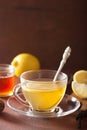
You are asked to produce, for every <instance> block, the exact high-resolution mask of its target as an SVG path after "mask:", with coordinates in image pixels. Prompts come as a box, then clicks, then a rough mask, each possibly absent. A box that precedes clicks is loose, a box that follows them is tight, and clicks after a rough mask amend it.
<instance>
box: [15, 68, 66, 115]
mask: <svg viewBox="0 0 87 130" xmlns="http://www.w3.org/2000/svg"><path fill="white" fill-rule="evenodd" d="M55 74H56V71H55V70H31V71H26V72H23V73H22V74H21V76H20V81H21V85H20V87H18V86H17V87H15V89H14V95H15V96H16V98H17V99H18V100H19V101H21V102H22V103H24V104H29V105H30V107H31V109H32V110H33V111H38V112H46V113H47V112H53V111H54V110H55V108H56V106H57V105H58V104H59V103H60V102H61V100H62V99H63V97H64V94H65V92H66V88H67V79H68V78H67V75H66V74H65V73H62V72H61V73H60V74H59V76H58V78H57V81H53V78H54V76H55ZM20 88H21V89H22V93H23V95H24V97H25V99H26V102H24V101H23V100H22V99H21V98H20V97H19V96H18V93H19V90H20Z"/></svg>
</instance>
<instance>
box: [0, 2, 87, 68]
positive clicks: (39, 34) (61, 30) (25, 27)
mask: <svg viewBox="0 0 87 130" xmlns="http://www.w3.org/2000/svg"><path fill="white" fill-rule="evenodd" d="M86 9H87V8H86V0H61V1H58V0H14V1H12V0H8V1H7V0H3V1H0V63H10V62H11V60H12V59H13V57H15V56H16V55H17V54H19V53H22V52H28V53H31V54H34V55H36V56H37V57H38V58H39V60H40V62H41V68H47V69H57V67H58V65H59V61H60V60H61V57H62V53H63V51H64V49H65V48H66V46H67V45H70V46H71V48H72V53H71V57H70V58H69V60H68V61H67V64H66V65H65V67H64V69H87V57H86V56H87V37H86V35H87V29H86V27H87V20H86V18H87V10H86Z"/></svg>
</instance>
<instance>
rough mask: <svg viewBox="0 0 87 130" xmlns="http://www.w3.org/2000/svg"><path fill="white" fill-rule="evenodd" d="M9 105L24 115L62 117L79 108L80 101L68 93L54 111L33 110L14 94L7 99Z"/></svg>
mask: <svg viewBox="0 0 87 130" xmlns="http://www.w3.org/2000/svg"><path fill="white" fill-rule="evenodd" d="M20 96H21V97H23V94H22V93H20ZM7 105H8V106H9V107H10V108H11V109H12V110H14V111H15V112H18V113H19V114H22V115H26V116H29V117H43V118H48V117H62V116H66V115H69V114H71V113H73V112H75V111H76V110H78V108H79V107H80V102H79V100H78V99H76V98H75V97H72V96H70V95H67V94H66V95H65V96H64V98H63V100H62V101H61V103H60V104H59V105H58V107H57V108H56V109H55V110H54V112H49V113H43V112H37V111H32V110H31V108H30V107H29V106H25V105H23V104H22V103H20V102H19V101H18V100H17V99H16V98H15V97H14V96H11V97H10V98H9V99H8V100H7Z"/></svg>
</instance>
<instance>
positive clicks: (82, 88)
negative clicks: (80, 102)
mask: <svg viewBox="0 0 87 130" xmlns="http://www.w3.org/2000/svg"><path fill="white" fill-rule="evenodd" d="M72 90H73V92H74V93H75V94H76V95H77V96H78V97H80V98H84V99H85V98H87V84H80V83H77V82H76V81H72Z"/></svg>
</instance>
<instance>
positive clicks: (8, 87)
mask: <svg viewBox="0 0 87 130" xmlns="http://www.w3.org/2000/svg"><path fill="white" fill-rule="evenodd" d="M13 89H14V67H13V66H11V65H8V64H0V97H6V96H10V95H12V94H13Z"/></svg>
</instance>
